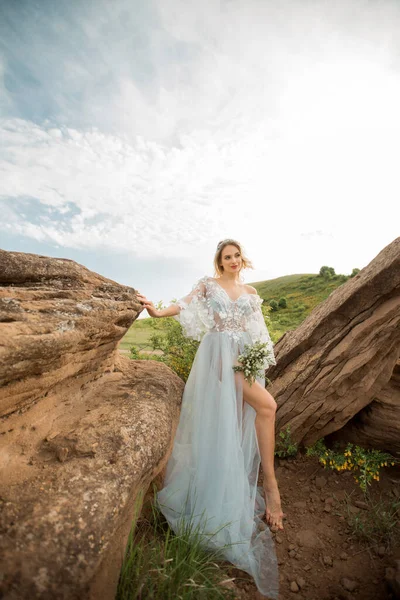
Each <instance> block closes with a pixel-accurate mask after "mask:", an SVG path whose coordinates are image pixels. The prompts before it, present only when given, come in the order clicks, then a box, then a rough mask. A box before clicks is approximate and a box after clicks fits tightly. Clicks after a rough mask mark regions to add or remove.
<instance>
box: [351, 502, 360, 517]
mask: <svg viewBox="0 0 400 600" xmlns="http://www.w3.org/2000/svg"><path fill="white" fill-rule="evenodd" d="M349 512H351V513H352V514H353V515H357V514H358V513H359V512H360V509H359V508H358V506H353V505H352V504H349Z"/></svg>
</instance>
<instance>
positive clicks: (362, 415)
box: [330, 360, 400, 456]
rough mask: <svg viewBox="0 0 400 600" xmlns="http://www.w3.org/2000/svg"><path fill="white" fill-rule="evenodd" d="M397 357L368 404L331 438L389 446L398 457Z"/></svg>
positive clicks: (399, 393) (399, 389) (399, 398)
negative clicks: (388, 375)
mask: <svg viewBox="0 0 400 600" xmlns="http://www.w3.org/2000/svg"><path fill="white" fill-rule="evenodd" d="M399 408H400V360H398V361H397V363H396V365H395V368H394V371H393V374H392V377H391V379H390V381H389V383H387V384H386V385H385V386H384V387H383V388H382V389H381V391H380V392H379V394H377V396H375V397H374V398H373V400H372V402H371V403H370V404H368V406H366V407H365V408H363V409H362V410H361V411H360V412H359V413H358V414H356V415H355V416H354V417H353V418H352V419H351V420H350V421H349V422H348V423H346V425H345V426H344V427H343V428H342V429H340V430H339V431H337V432H335V433H333V434H331V436H330V438H331V440H332V441H334V440H338V439H340V440H345V441H348V442H353V443H354V444H359V445H360V446H371V447H372V448H377V449H380V450H386V449H387V448H390V449H391V450H392V452H393V453H395V454H398V455H399V456H400V415H399Z"/></svg>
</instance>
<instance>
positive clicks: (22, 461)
mask: <svg viewBox="0 0 400 600" xmlns="http://www.w3.org/2000/svg"><path fill="white" fill-rule="evenodd" d="M140 309H141V305H140V303H139V302H138V301H137V299H136V292H135V290H134V289H132V288H129V287H126V286H122V285H119V284H118V283H116V282H113V281H111V280H109V279H106V278H104V277H101V276H100V275H97V274H96V273H92V272H91V271H89V270H88V269H85V268H84V267H82V266H81V265H78V264H77V263H75V262H73V261H69V260H61V259H53V258H48V257H42V256H37V255H33V254H23V253H16V252H4V251H0V382H1V383H0V385H1V387H0V414H1V423H0V457H1V480H0V505H1V511H0V555H1V557H2V558H1V571H2V579H1V581H0V595H1V597H2V598H4V599H7V600H17V599H18V600H19V599H20V598H30V599H32V600H33V599H36V598H41V599H49V600H50V599H51V600H57V599H63V600H64V599H68V600H73V599H77V600H78V599H79V600H84V599H85V598H91V599H100V598H101V600H107V599H108V598H110V599H111V598H112V599H113V598H114V597H115V591H116V585H117V581H118V577H119V571H120V567H121V564H122V558H123V553H124V549H125V546H126V541H127V537H128V534H129V530H130V526H131V522H132V518H133V515H134V505H135V501H136V499H137V496H138V492H139V491H142V490H146V489H147V488H148V486H149V484H150V483H151V481H152V480H153V479H154V478H155V477H156V476H157V475H158V474H159V473H162V470H163V468H164V466H165V464H166V462H167V459H168V457H169V454H170V451H171V449H172V441H173V436H174V432H175V429H176V426H177V423H178V419H179V410H180V403H181V398H182V392H183V388H184V383H183V381H182V380H181V379H180V378H179V377H178V376H177V375H175V373H173V372H172V371H171V370H170V369H169V368H168V367H166V366H164V365H163V364H161V363H156V362H153V361H151V362H147V361H131V360H129V359H128V358H126V357H123V356H120V355H119V354H118V351H117V346H118V342H119V340H120V339H121V337H122V336H123V335H124V334H125V331H126V330H127V329H128V327H129V326H130V325H131V323H132V322H133V321H134V319H136V317H137V316H138V314H139V311H140Z"/></svg>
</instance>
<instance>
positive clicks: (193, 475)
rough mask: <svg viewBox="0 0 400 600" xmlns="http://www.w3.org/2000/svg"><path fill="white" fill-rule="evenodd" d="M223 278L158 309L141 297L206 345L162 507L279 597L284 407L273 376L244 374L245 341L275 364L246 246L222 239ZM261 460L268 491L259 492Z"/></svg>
mask: <svg viewBox="0 0 400 600" xmlns="http://www.w3.org/2000/svg"><path fill="white" fill-rule="evenodd" d="M214 268H215V275H216V277H208V276H205V277H202V278H201V279H200V280H199V281H198V282H197V283H196V284H195V285H194V286H193V289H192V291H191V292H190V294H188V295H187V296H185V297H183V298H181V299H180V300H178V301H176V302H173V303H172V304H171V305H170V306H168V308H165V309H162V310H157V309H156V308H155V307H154V304H153V302H151V301H150V300H148V299H147V298H146V297H145V296H143V295H141V294H139V295H138V297H139V300H140V301H141V303H142V304H143V306H144V307H145V308H146V309H147V312H148V313H149V315H150V316H151V317H156V318H158V317H174V318H175V319H177V320H178V321H179V322H180V324H181V325H182V328H183V332H184V334H185V335H186V336H187V337H189V338H192V339H196V340H199V341H201V343H200V345H199V348H198V350H197V353H196V356H195V359H194V361H193V365H192V369H191V371H190V374H189V377H188V380H187V382H186V385H185V390H184V394H183V399H182V408H181V415H180V420H179V425H178V429H177V432H176V436H175V439H174V447H173V451H172V454H171V457H170V459H169V461H168V464H167V469H166V476H165V481H164V487H163V489H162V490H161V491H159V492H158V494H157V502H158V504H159V507H160V509H161V511H162V512H163V514H164V515H165V517H166V519H167V520H168V522H169V524H170V526H171V527H172V529H173V530H174V531H175V532H176V533H178V532H179V527H180V526H181V525H182V523H185V522H189V521H190V522H191V523H194V525H197V526H200V527H201V531H202V532H203V533H204V536H205V537H206V538H207V541H206V543H207V545H208V546H209V547H210V548H212V549H215V548H219V549H221V548H223V553H224V557H225V558H226V559H227V560H228V561H230V562H232V563H233V564H234V565H236V566H237V567H238V568H240V569H243V570H244V571H246V572H248V573H250V574H251V575H252V576H253V577H254V580H255V582H256V584H257V587H258V589H259V591H260V592H261V593H262V594H264V595H266V596H268V597H271V598H277V597H278V581H279V578H278V569H277V560H276V554H275V547H274V541H273V539H272V535H271V531H270V529H269V527H267V526H266V525H265V523H264V522H263V521H262V517H263V515H264V514H265V515H266V520H267V523H268V525H269V526H270V527H271V529H275V530H277V529H283V524H282V519H283V517H284V516H285V515H284V513H283V512H282V509H281V502H280V495H279V490H278V485H277V481H276V478H275V473H274V445H275V412H276V402H275V400H274V398H273V397H272V396H271V394H270V393H269V392H268V391H267V390H266V389H265V378H264V376H260V377H257V379H256V381H255V382H254V383H253V384H252V385H250V384H249V382H248V381H247V380H246V378H245V377H244V375H243V372H241V371H235V370H234V369H233V366H234V365H237V364H238V361H237V357H238V355H239V354H241V353H242V352H243V351H244V346H245V344H248V345H252V344H254V343H255V342H256V341H261V342H264V343H266V348H267V358H266V359H265V362H264V365H263V367H264V368H267V367H268V365H271V364H276V361H275V356H274V351H273V344H272V341H271V338H270V336H269V333H268V330H267V327H266V325H265V321H264V317H263V314H262V312H261V304H262V299H261V298H260V296H259V295H258V294H257V290H256V289H255V288H253V287H252V286H250V285H246V284H244V283H243V278H242V271H243V269H246V268H253V267H252V264H251V262H250V261H249V260H248V259H247V258H246V256H245V254H244V252H243V249H242V246H241V245H240V243H239V242H237V241H236V240H232V239H225V240H223V241H221V242H219V244H218V246H217V249H216V253H215V257H214ZM260 462H261V465H262V469H263V488H264V489H263V493H261V491H262V490H261V488H259V487H258V486H257V480H258V474H259V467H260Z"/></svg>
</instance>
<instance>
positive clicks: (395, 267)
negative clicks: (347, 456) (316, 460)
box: [267, 238, 400, 451]
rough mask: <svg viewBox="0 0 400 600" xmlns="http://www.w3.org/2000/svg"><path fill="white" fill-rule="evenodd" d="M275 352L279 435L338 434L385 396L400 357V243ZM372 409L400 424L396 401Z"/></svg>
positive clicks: (388, 433)
mask: <svg viewBox="0 0 400 600" xmlns="http://www.w3.org/2000/svg"><path fill="white" fill-rule="evenodd" d="M275 353H276V358H277V364H276V365H273V366H271V367H270V368H269V369H268V371H267V376H268V378H269V379H270V380H271V382H272V385H271V387H270V388H269V390H270V391H271V394H272V395H273V396H274V397H275V399H276V401H277V404H278V410H277V429H278V430H281V429H285V428H286V427H287V426H288V425H290V427H291V433H292V437H293V439H294V440H295V441H298V442H300V443H302V444H305V445H309V444H312V443H313V442H315V441H316V440H317V439H319V438H322V437H324V436H326V435H328V434H330V433H332V432H334V431H337V430H339V429H341V428H342V427H344V425H345V424H346V423H347V422H348V421H349V420H350V419H351V418H352V417H353V416H354V415H356V414H358V413H360V411H362V410H363V409H365V407H367V406H368V405H370V404H371V402H373V401H374V399H375V398H378V399H379V398H381V397H382V398H387V394H388V393H389V394H390V393H391V389H392V384H390V383H389V382H390V381H391V379H392V376H393V372H394V369H395V365H396V363H397V360H398V358H399V356H400V238H397V239H396V240H394V241H393V242H392V243H391V244H389V245H388V246H387V247H386V248H384V249H383V250H382V251H381V252H380V253H379V254H378V256H377V257H376V258H375V259H374V260H372V261H371V263H370V264H369V265H367V266H366V267H365V268H364V269H362V270H361V271H360V272H359V273H358V274H357V275H356V276H355V277H353V278H351V279H349V280H348V281H347V282H346V283H344V284H343V285H341V286H340V287H339V288H337V289H336V290H335V291H334V292H332V293H331V294H330V296H329V297H328V298H327V299H326V300H325V301H324V302H322V303H321V304H320V305H319V306H317V307H316V308H315V309H314V310H313V312H312V313H311V314H310V315H309V316H308V317H307V319H305V321H303V323H302V324H301V325H300V326H299V327H298V328H297V329H296V330H294V331H290V332H286V334H285V335H284V336H282V338H281V339H280V340H279V341H278V342H277V344H276V345H275ZM388 386H390V387H389V388H388ZM385 390H386V391H385ZM388 390H389V391H388ZM389 405H390V409H389ZM373 409H374V412H375V414H377V415H378V414H379V418H380V426H381V427H382V426H383V424H384V423H386V424H387V425H389V421H390V422H391V421H392V420H393V418H395V419H396V421H397V423H398V422H399V420H400V406H399V404H398V403H397V402H395V396H394V397H393V398H392V400H391V401H390V403H389V402H388V401H386V402H385V409H383V410H382V409H381V408H380V409H379V412H378V408H377V406H375V407H373ZM384 427H385V430H384V431H382V432H381V433H382V435H381V438H380V439H381V441H382V445H383V446H384V447H385V448H386V450H389V451H390V450H392V451H396V448H398V444H397V443H394V442H393V430H392V429H390V428H388V429H387V430H386V425H384ZM396 427H397V426H396ZM369 431H370V432H371V430H369ZM396 431H398V430H397V429H396ZM365 434H366V436H367V437H368V436H369V434H368V433H367V430H365ZM374 435H375V434H372V433H371V441H372V440H373V438H374ZM395 435H396V433H395Z"/></svg>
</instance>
